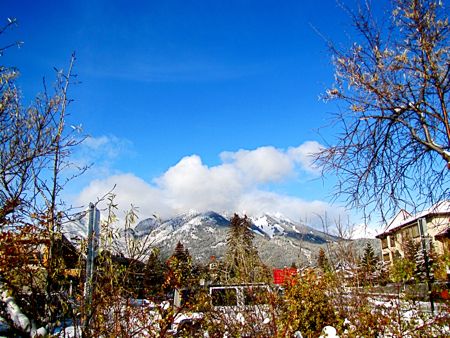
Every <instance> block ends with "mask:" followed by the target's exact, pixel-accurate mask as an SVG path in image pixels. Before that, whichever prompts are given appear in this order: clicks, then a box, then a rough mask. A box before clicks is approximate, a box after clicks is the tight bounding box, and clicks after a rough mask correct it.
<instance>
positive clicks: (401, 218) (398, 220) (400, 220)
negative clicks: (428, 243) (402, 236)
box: [376, 200, 450, 238]
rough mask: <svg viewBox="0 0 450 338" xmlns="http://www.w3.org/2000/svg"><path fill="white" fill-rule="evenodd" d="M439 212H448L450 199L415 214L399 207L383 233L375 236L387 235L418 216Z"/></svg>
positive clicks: (449, 211) (382, 236) (413, 220)
mask: <svg viewBox="0 0 450 338" xmlns="http://www.w3.org/2000/svg"><path fill="white" fill-rule="evenodd" d="M440 214H450V200H444V201H440V202H438V203H436V204H434V205H433V206H431V207H430V208H428V209H426V210H424V211H422V212H419V213H417V214H415V215H411V214H410V213H408V212H407V211H406V210H404V209H401V210H400V211H399V212H398V214H397V215H396V216H395V217H394V218H393V219H392V220H391V221H390V222H389V224H388V226H387V227H386V230H385V231H384V232H383V233H381V234H379V235H377V236H376V238H384V237H386V236H387V235H389V234H391V233H394V232H396V231H397V230H399V229H401V228H403V227H405V226H407V225H410V224H412V223H414V222H416V221H417V220H418V219H419V218H423V217H427V216H432V215H440Z"/></svg>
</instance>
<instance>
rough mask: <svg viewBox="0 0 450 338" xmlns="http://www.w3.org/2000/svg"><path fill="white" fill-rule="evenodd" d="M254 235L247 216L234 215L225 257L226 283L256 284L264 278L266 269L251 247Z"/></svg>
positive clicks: (254, 248)
mask: <svg viewBox="0 0 450 338" xmlns="http://www.w3.org/2000/svg"><path fill="white" fill-rule="evenodd" d="M253 238H254V234H253V232H252V230H251V223H250V220H249V219H248V218H247V216H244V217H243V218H241V217H239V216H238V215H237V214H234V216H233V218H232V219H231V221H230V230H229V232H228V237H227V253H226V256H225V266H226V276H223V277H224V278H222V279H225V281H226V282H230V281H235V282H256V281H261V280H263V279H264V278H265V275H266V268H265V267H264V265H263V264H262V262H261V260H260V258H259V256H258V250H257V249H256V247H255V246H254V245H253Z"/></svg>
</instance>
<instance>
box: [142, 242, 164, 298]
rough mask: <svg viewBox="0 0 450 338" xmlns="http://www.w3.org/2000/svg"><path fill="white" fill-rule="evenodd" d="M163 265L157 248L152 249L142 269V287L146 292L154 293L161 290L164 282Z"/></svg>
mask: <svg viewBox="0 0 450 338" xmlns="http://www.w3.org/2000/svg"><path fill="white" fill-rule="evenodd" d="M164 273H165V267H164V263H163V262H162V261H161V258H160V255H159V250H158V249H154V250H152V252H151V254H150V256H149V257H148V260H147V264H146V265H145V270H144V288H145V290H146V292H148V293H150V294H152V295H155V294H157V293H158V292H160V291H161V286H162V285H163V283H164Z"/></svg>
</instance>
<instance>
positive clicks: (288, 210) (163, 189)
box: [77, 139, 343, 224]
mask: <svg viewBox="0 0 450 338" xmlns="http://www.w3.org/2000/svg"><path fill="white" fill-rule="evenodd" d="M102 142H106V140H105V141H104V140H102V139H99V140H97V141H96V142H91V145H92V147H95V146H97V145H100V144H101V143H102ZM319 148H320V144H318V143H317V142H305V143H304V144H302V145H300V146H299V147H296V148H289V149H288V150H283V149H277V148H274V147H270V146H268V147H260V148H257V149H255V150H238V151H236V152H223V153H221V154H220V158H221V160H222V163H220V164H218V165H215V166H208V165H206V164H204V163H203V162H202V159H201V158H200V157H199V156H198V155H191V156H186V157H184V158H182V159H181V160H180V161H179V162H178V163H177V164H176V165H174V166H172V167H170V168H169V169H168V170H167V171H166V172H165V173H163V174H162V175H161V176H159V177H157V178H155V179H154V180H153V182H151V183H149V182H146V181H144V180H142V179H141V178H139V177H136V176H135V175H134V174H131V173H128V174H119V175H111V176H109V177H107V178H105V179H101V180H99V179H98V180H94V181H92V182H90V184H89V185H88V186H87V187H86V188H84V189H83V191H82V192H81V194H80V195H79V196H78V199H77V203H78V204H80V203H81V204H87V203H89V202H90V201H95V200H96V198H98V197H99V196H103V195H104V194H105V193H106V192H107V191H109V190H110V189H111V188H112V187H113V186H116V188H115V190H114V193H115V194H116V195H117V202H118V203H119V205H120V206H121V207H122V208H124V209H126V208H128V207H129V205H130V204H134V205H136V206H138V207H139V208H140V211H141V218H143V217H147V216H150V215H152V214H154V213H157V214H159V215H160V216H161V217H168V216H171V215H174V214H176V213H181V212H185V211H188V210H190V209H195V210H198V211H206V210H215V211H218V212H243V211H246V212H247V213H248V214H249V215H259V214H261V213H264V212H269V213H276V212H280V213H281V214H283V215H285V216H286V217H289V218H291V219H293V220H304V221H308V222H311V223H316V224H317V215H323V214H325V213H327V214H328V216H329V217H334V216H336V217H337V216H338V215H339V214H341V213H343V210H340V209H336V208H335V207H331V206H330V205H329V204H328V203H326V202H323V201H307V200H305V199H302V198H300V197H296V196H288V195H281V194H276V193H274V192H271V191H268V190H265V189H264V187H265V186H266V185H267V183H271V184H272V185H273V184H276V183H277V182H281V181H283V182H284V183H286V182H287V181H288V180H290V179H293V178H295V177H298V176H300V175H302V176H311V175H312V174H313V173H314V168H313V167H312V166H311V161H310V159H309V157H308V156H309V154H311V152H314V151H316V150H317V149H319Z"/></svg>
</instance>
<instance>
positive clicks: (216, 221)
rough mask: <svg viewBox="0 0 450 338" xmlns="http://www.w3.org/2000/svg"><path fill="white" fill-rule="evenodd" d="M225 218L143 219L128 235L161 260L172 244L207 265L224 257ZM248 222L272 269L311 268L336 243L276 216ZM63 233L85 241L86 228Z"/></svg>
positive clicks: (72, 227)
mask: <svg viewBox="0 0 450 338" xmlns="http://www.w3.org/2000/svg"><path fill="white" fill-rule="evenodd" d="M228 217H229V216H228ZM228 217H224V216H222V215H220V214H218V213H216V212H214V211H208V212H196V211H190V212H187V213H184V214H181V215H178V216H176V217H173V218H169V219H166V220H159V219H156V218H149V219H144V220H142V221H140V222H139V223H138V224H137V225H136V226H135V227H134V230H132V231H130V232H129V233H128V234H129V235H131V236H133V237H134V238H135V239H136V240H142V241H143V240H146V242H147V243H149V244H150V245H152V246H154V247H159V248H160V252H161V254H162V256H163V257H168V256H170V255H171V254H172V253H173V251H174V249H175V246H176V244H177V243H178V242H181V243H183V245H184V246H185V247H187V248H188V250H189V252H190V253H191V255H192V256H193V258H194V259H195V260H197V261H202V262H207V261H208V260H209V258H210V257H211V256H215V257H217V258H220V257H223V256H224V255H225V253H226V239H227V235H228V229H229V223H230V219H229V218H228ZM249 219H250V221H251V223H252V226H251V229H252V231H253V232H254V233H255V237H254V244H255V246H256V247H257V249H258V252H259V255H260V257H261V259H262V260H263V261H264V262H266V263H267V264H269V265H272V266H279V267H280V266H289V265H291V264H292V263H294V262H295V263H296V264H315V261H316V260H317V254H318V252H319V249H320V248H321V247H323V246H324V245H326V244H329V243H335V242H337V241H339V240H340V238H338V237H335V236H331V235H329V234H326V233H324V232H321V231H318V230H316V229H314V228H312V227H310V226H307V225H306V224H303V223H300V222H294V221H291V220H289V219H287V218H285V217H283V216H282V215H280V214H264V215H261V216H259V217H250V218H249ZM64 229H65V232H66V233H67V234H68V236H69V239H72V238H75V237H77V236H79V237H85V236H86V235H85V234H86V231H87V224H86V222H85V221H84V220H78V221H74V222H72V223H70V224H68V225H66V226H65V228H64ZM119 237H120V236H119ZM122 245H125V244H124V243H123V244H122Z"/></svg>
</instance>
